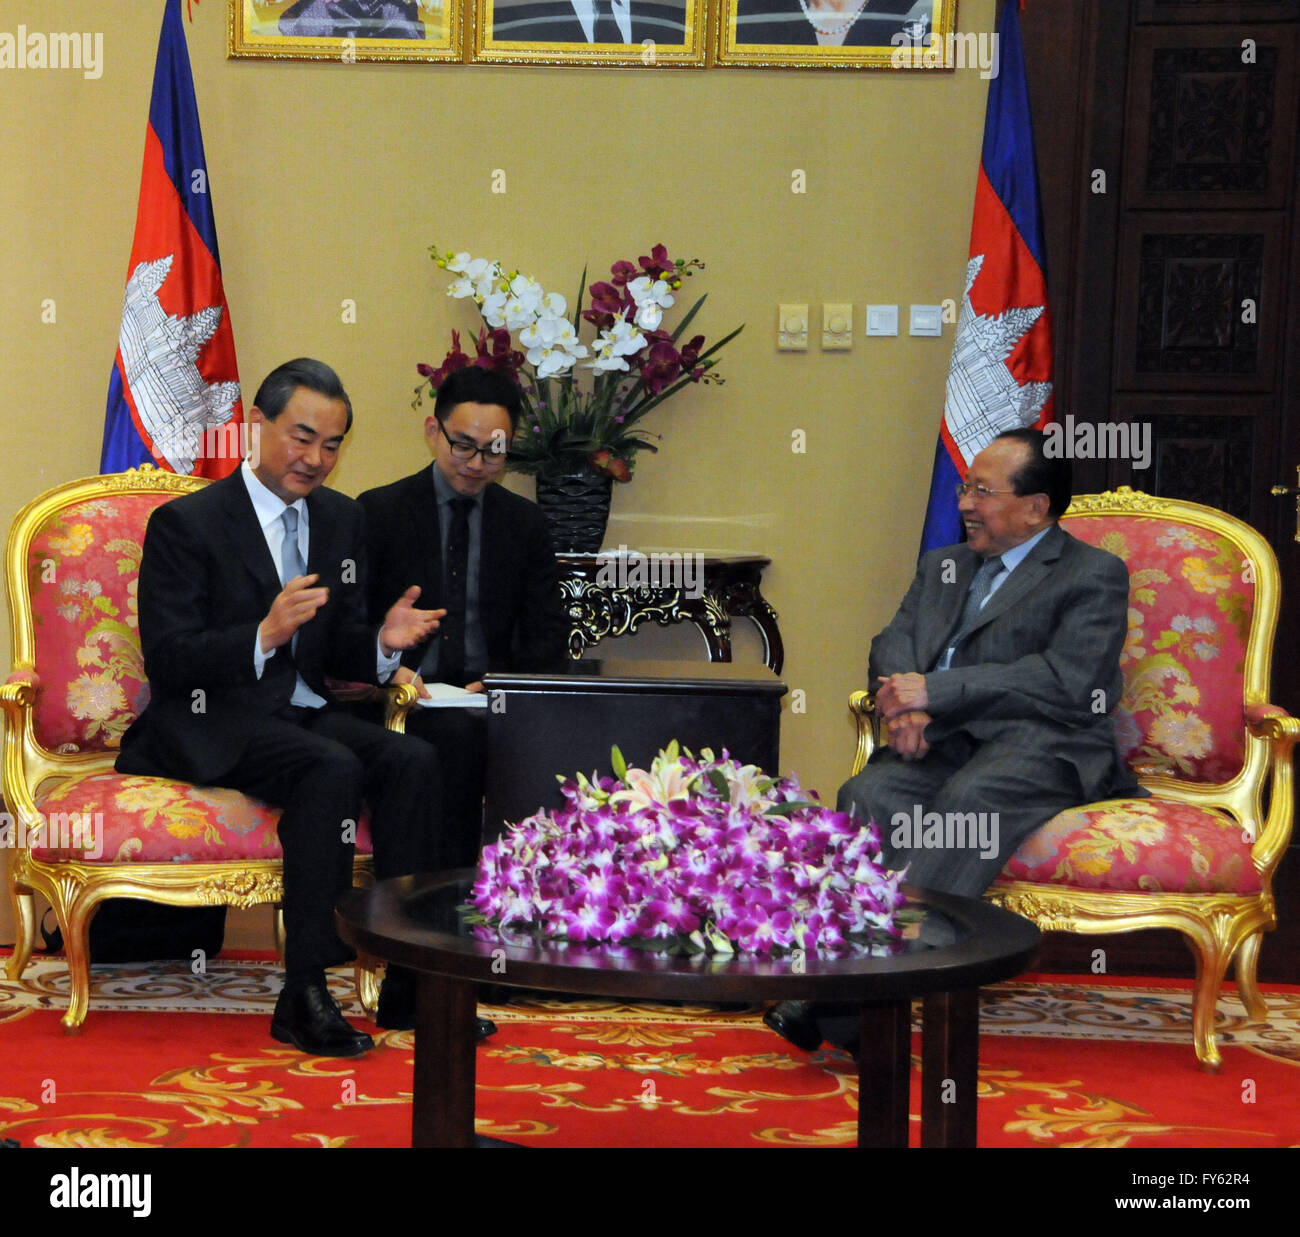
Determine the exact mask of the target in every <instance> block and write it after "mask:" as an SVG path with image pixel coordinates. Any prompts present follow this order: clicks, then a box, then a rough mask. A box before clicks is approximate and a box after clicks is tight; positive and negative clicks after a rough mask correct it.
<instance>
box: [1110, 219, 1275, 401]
mask: <svg viewBox="0 0 1300 1237" xmlns="http://www.w3.org/2000/svg"><path fill="white" fill-rule="evenodd" d="M1282 223H1283V219H1282V216H1281V215H1279V214H1276V213H1266V212H1260V213H1258V214H1249V213H1245V212H1242V213H1234V214H1232V215H1220V214H1215V215H1207V214H1199V215H1172V214H1160V215H1148V214H1132V215H1129V216H1127V217H1126V219H1125V221H1124V225H1123V231H1122V240H1121V245H1120V262H1119V273H1118V283H1117V289H1116V290H1117V294H1118V307H1117V308H1118V313H1117V316H1116V358H1117V366H1118V371H1119V372H1118V375H1117V377H1118V386H1119V387H1120V389H1141V390H1171V391H1178V390H1198V389H1199V390H1207V391H1223V390H1239V391H1259V390H1267V389H1269V388H1271V387H1272V386H1273V384H1274V382H1275V380H1276V374H1275V368H1274V358H1275V356H1276V351H1277V345H1278V342H1279V335H1280V333H1281V312H1282V307H1281V295H1280V292H1281V289H1280V278H1279V268H1280V265H1281V263H1282V261H1283V257H1284V255H1283V252H1282V243H1283V242H1282Z"/></svg>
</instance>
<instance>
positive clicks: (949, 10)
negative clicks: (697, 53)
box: [714, 0, 957, 69]
mask: <svg viewBox="0 0 1300 1237" xmlns="http://www.w3.org/2000/svg"><path fill="white" fill-rule="evenodd" d="M956 32H957V0H719V4H718V18H717V26H716V28H715V32H714V46H715V54H714V60H715V63H716V64H718V65H720V66H723V67H729V68H742V67H744V68H791V69H951V68H953V67H954V65H955V62H956V57H955V56H954V44H955V41H956Z"/></svg>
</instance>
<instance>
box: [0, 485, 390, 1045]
mask: <svg viewBox="0 0 1300 1237" xmlns="http://www.w3.org/2000/svg"><path fill="white" fill-rule="evenodd" d="M204 484H205V482H204V481H202V480H199V479H195V478H190V477H178V476H175V475H174V474H172V473H166V472H160V471H156V470H154V469H151V468H144V469H141V470H139V471H136V470H132V471H131V472H127V473H121V474H113V475H108V476H101V477H91V478H87V479H85V480H81V481H73V482H70V483H68V484H66V485H61V486H58V487H57V488H55V489H53V490H50V491H49V492H48V493H46V494H42V495H41V496H40V497H39V498H37V499H35V500H33V501H32V502H30V503H28V505H27V506H26V507H24V508H23V509H22V511H20V512H19V513H18V515H17V516H16V517H15V519H14V522H13V525H12V527H11V529H10V533H9V541H8V546H7V549H6V555H5V565H6V570H7V578H8V599H9V615H10V622H11V627H12V650H13V657H12V666H13V670H12V673H11V674H10V676H9V678H8V680H7V681H6V682H5V683H4V684H3V686H0V707H3V710H4V718H5V734H4V746H3V768H2V774H0V776H2V784H3V791H4V798H5V805H6V809H7V812H8V816H7V817H6V818H5V819H7V820H9V821H10V822H11V824H10V829H11V831H12V841H13V844H14V848H13V853H12V858H11V862H10V867H9V872H8V880H7V888H8V892H9V896H10V900H11V903H12V906H13V911H14V922H15V930H16V941H15V946H14V952H13V956H12V957H11V958H10V959H9V962H8V965H7V968H6V971H7V974H8V977H9V978H10V979H19V978H21V976H22V973H23V971H24V969H25V968H26V966H27V963H28V961H29V960H30V958H31V953H32V949H33V946H34V944H35V939H36V927H37V922H36V914H35V904H34V895H35V894H38V893H39V894H41V895H42V896H43V897H45V898H46V899H47V900H48V901H49V903H50V906H51V907H52V909H53V910H54V914H55V917H56V919H57V920H58V924H59V928H60V930H61V932H62V934H63V941H64V949H65V952H66V956H67V962H68V971H69V976H70V987H71V996H70V1000H69V1004H68V1011H67V1013H66V1015H65V1016H64V1018H63V1026H64V1028H65V1029H66V1030H67V1031H68V1032H69V1033H74V1032H76V1031H77V1030H78V1029H79V1027H80V1026H81V1023H82V1021H83V1020H84V1019H85V1017H86V1013H87V1010H88V1004H89V987H90V957H89V947H88V938H87V933H88V929H89V925H90V920H91V919H92V918H93V916H94V914H95V911H96V909H97V908H98V905H99V903H100V902H102V901H103V900H104V899H105V898H116V897H123V898H139V899H142V900H144V901H149V902H163V903H167V904H170V905H173V906H201V905H223V904H224V905H226V906H235V907H241V908H242V907H250V906H255V905H258V904H261V903H277V902H279V900H280V897H281V895H282V891H283V887H282V883H281V858H280V854H281V852H280V846H279V841H278V838H277V835H276V823H277V821H278V819H279V811H278V810H277V809H274V808H271V807H268V806H267V805H266V804H264V803H261V802H259V801H258V800H255V799H253V798H251V797H249V796H246V795H243V794H241V793H239V792H238V791H234V790H225V789H220V788H212V787H198V786H192V785H190V784H188V783H186V782H179V781H172V780H170V779H167V778H152V777H131V776H127V775H124V774H119V773H117V772H116V771H115V770H114V768H113V762H114V760H115V758H116V756H117V750H118V747H119V745H120V742H121V737H122V734H123V733H124V732H125V730H126V729H127V727H128V726H129V725H130V724H131V721H132V720H133V719H134V718H135V716H136V715H137V713H139V711H140V709H141V708H143V706H144V703H145V701H146V700H147V699H148V694H147V693H148V684H147V681H146V679H145V675H144V663H143V658H142V656H141V652H140V642H139V634H138V630H137V619H136V584H137V579H138V575H139V567H140V556H141V547H142V543H143V540H144V530H145V525H146V523H147V522H148V519H149V515H150V513H151V512H152V511H153V510H154V509H155V508H156V507H157V506H159V505H160V504H162V503H164V502H168V501H170V500H171V499H172V498H174V497H176V496H177V495H179V494H185V493H189V492H190V491H192V490H195V489H197V488H199V487H200V486H202V485H204ZM353 871H354V876H355V879H356V880H357V881H358V882H359V883H365V882H368V881H369V880H371V879H373V875H372V873H373V865H372V863H371V858H370V837H369V831H368V825H367V822H366V820H365V819H364V818H363V819H362V821H361V822H359V825H358V836H357V848H356V858H355V860H354V868H353ZM275 931H276V946H277V948H281V947H282V931H283V928H282V922H281V919H280V917H279V916H278V915H277V916H276V924H275ZM357 983H358V989H359V992H360V996H361V999H362V1003H363V1004H364V1005H365V1006H366V1008H368V1009H371V1010H373V1009H374V1008H375V1004H376V1000H377V995H378V986H377V983H376V977H375V974H374V965H373V963H367V961H366V960H365V959H359V960H358V975H357Z"/></svg>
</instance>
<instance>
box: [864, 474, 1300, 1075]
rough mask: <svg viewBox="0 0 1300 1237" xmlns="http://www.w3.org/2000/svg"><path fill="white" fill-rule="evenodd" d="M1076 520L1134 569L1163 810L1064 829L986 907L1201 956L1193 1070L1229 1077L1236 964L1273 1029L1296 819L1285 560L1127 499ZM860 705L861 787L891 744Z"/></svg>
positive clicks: (1152, 781)
mask: <svg viewBox="0 0 1300 1237" xmlns="http://www.w3.org/2000/svg"><path fill="white" fill-rule="evenodd" d="M1061 522H1062V525H1063V526H1064V527H1065V528H1067V530H1068V531H1069V532H1070V533H1071V534H1073V535H1074V536H1075V537H1078V538H1080V539H1081V540H1084V541H1087V542H1090V543H1091V544H1093V545H1099V546H1101V547H1102V548H1103V549H1107V550H1110V551H1111V552H1112V553H1115V554H1118V555H1119V556H1120V557H1121V558H1122V559H1124V560H1125V562H1126V563H1127V564H1128V567H1129V575H1130V595H1129V631H1128V640H1127V643H1126V645H1125V648H1124V652H1123V654H1122V656H1121V659H1120V665H1121V669H1122V671H1123V674H1124V697H1123V700H1122V702H1121V704H1120V706H1119V709H1118V710H1117V711H1116V723H1117V730H1118V740H1119V743H1120V746H1121V750H1122V751H1123V753H1124V754H1125V756H1126V758H1127V760H1128V762H1129V766H1130V768H1132V770H1133V771H1134V773H1135V774H1137V775H1138V780H1139V781H1140V782H1141V784H1142V785H1143V787H1145V788H1146V789H1147V790H1148V791H1150V794H1151V797H1150V798H1148V799H1138V798H1134V799H1112V800H1108V801H1106V802H1103V803H1090V804H1086V805H1084V806H1083V807H1079V808H1074V809H1071V810H1069V811H1066V812H1062V813H1060V814H1058V815H1057V816H1055V817H1053V818H1052V819H1051V820H1050V821H1048V822H1047V823H1046V824H1045V825H1043V826H1042V827H1041V828H1040V829H1038V830H1036V831H1035V832H1034V833H1033V834H1031V835H1030V836H1029V837H1028V838H1027V839H1026V840H1025V841H1024V843H1023V844H1022V845H1021V846H1020V848H1019V850H1017V852H1016V853H1015V855H1013V856H1012V858H1011V859H1010V861H1009V862H1008V863H1007V865H1006V867H1005V868H1004V869H1003V871H1002V873H1001V875H1000V876H999V877H998V879H997V881H996V882H995V883H994V884H993V886H992V887H991V888H990V889H989V890H988V892H987V893H986V895H985V896H986V897H988V898H989V899H990V900H991V901H993V902H996V903H997V904H999V905H1000V906H1004V907H1006V908H1007V909H1009V910H1013V911H1016V912H1018V913H1019V914H1021V915H1024V916H1025V918H1027V919H1031V920H1033V921H1034V923H1036V924H1037V925H1038V927H1039V928H1041V929H1042V930H1044V931H1050V930H1055V931H1064V932H1079V933H1110V932H1135V931H1138V930H1140V929H1144V928H1173V929H1175V930H1177V931H1178V932H1180V933H1182V934H1183V936H1184V939H1185V940H1186V942H1187V944H1188V946H1189V948H1190V949H1191V951H1192V953H1193V955H1194V957H1195V959H1196V985H1195V990H1194V997H1193V1016H1192V1018H1193V1022H1192V1036H1193V1043H1194V1046H1195V1049H1196V1055H1197V1058H1198V1059H1199V1061H1200V1062H1201V1065H1202V1067H1203V1068H1205V1069H1207V1070H1217V1069H1218V1067H1219V1064H1220V1060H1221V1058H1220V1055H1219V1050H1218V1046H1217V1044H1216V1043H1215V1034H1214V1012H1215V1006H1216V1003H1217V1001H1218V998H1219V992H1220V989H1221V987H1222V984H1223V978H1224V975H1225V973H1226V971H1227V968H1228V965H1229V964H1230V963H1234V962H1235V966H1236V978H1237V991H1238V995H1239V996H1240V998H1241V1001H1242V1004H1243V1005H1244V1006H1245V1008H1246V1012H1247V1015H1248V1016H1249V1017H1250V1018H1252V1019H1255V1020H1262V1019H1264V1017H1265V1016H1266V1009H1265V1006H1264V1002H1263V1000H1262V999H1261V997H1260V995H1259V989H1258V987H1257V983H1256V967H1257V963H1258V959H1259V947H1260V944H1261V942H1262V939H1263V933H1264V932H1265V931H1268V930H1270V929H1272V928H1274V927H1276V926H1277V915H1276V908H1275V905H1274V900H1273V874H1274V872H1275V870H1276V868H1277V865H1278V862H1279V860H1280V859H1281V857H1282V854H1283V853H1284V851H1285V850H1286V846H1287V843H1288V840H1289V838H1290V835H1291V827H1292V819H1293V813H1294V791H1293V783H1292V768H1291V754H1292V748H1293V746H1294V745H1295V742H1296V740H1297V738H1300V720H1297V719H1296V718H1294V717H1291V716H1289V715H1288V714H1287V713H1286V712H1285V711H1284V710H1282V709H1280V708H1277V707H1276V706H1273V705H1270V704H1268V703H1267V698H1268V686H1269V670H1270V665H1271V660H1272V652H1273V637H1274V633H1275V631H1276V628H1277V614H1278V599H1279V581H1278V568H1277V560H1276V559H1275V558H1274V556H1273V552H1272V550H1271V549H1270V547H1269V545H1268V543H1267V542H1266V541H1265V540H1264V539H1263V538H1262V537H1261V536H1260V535H1259V533H1257V532H1256V531H1255V530H1254V529H1253V528H1251V527H1250V526H1249V525H1247V524H1244V523H1242V522H1241V521H1240V520H1237V519H1234V518H1233V517H1231V516H1229V515H1226V514H1224V513H1223V512H1221V511H1216V510H1213V509H1212V508H1210V507H1203V506H1200V505H1199V504H1196V503H1188V502H1179V501H1175V500H1172V499H1162V498H1155V497H1152V496H1151V495H1147V494H1142V493H1139V492H1137V491H1134V490H1131V489H1129V488H1128V487H1127V486H1125V487H1122V488H1121V489H1119V490H1118V491H1115V492H1113V493H1106V494H1092V495H1085V496H1081V497H1079V498H1076V499H1075V501H1074V503H1073V504H1072V505H1071V507H1070V509H1069V511H1068V512H1067V513H1066V514H1065V516H1064V517H1063V519H1062V521H1061ZM849 708H850V709H851V710H852V712H853V714H854V717H855V719H856V721H857V726H858V747H857V752H856V755H855V759H854V764H853V772H854V773H855V774H856V773H858V772H859V771H860V770H861V769H862V767H863V766H864V765H865V764H866V762H867V760H868V759H869V758H870V756H871V753H872V751H873V750H874V749H875V747H876V745H877V744H879V743H880V742H882V741H883V736H882V735H881V733H880V726H881V723H880V721H879V719H878V718H877V717H876V715H875V712H874V705H873V701H872V698H871V695H870V693H868V692H854V693H853V695H852V696H851V697H850V699H849ZM1266 788H1267V791H1268V796H1267V798H1268V810H1267V812H1265V811H1264V806H1263V804H1264V798H1265V790H1266Z"/></svg>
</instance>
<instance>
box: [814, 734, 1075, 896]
mask: <svg viewBox="0 0 1300 1237" xmlns="http://www.w3.org/2000/svg"><path fill="white" fill-rule="evenodd" d="M1087 798H1088V796H1087V795H1086V794H1084V791H1083V787H1082V785H1081V784H1080V782H1079V775H1078V773H1077V772H1076V770H1075V768H1074V766H1073V765H1071V764H1070V763H1069V762H1068V761H1065V760H1062V759H1060V757H1057V756H1052V755H1049V754H1047V753H1045V752H1042V751H1036V750H1035V748H1034V744H1033V741H1032V737H1031V732H1030V728H1029V727H1024V728H1022V729H1021V730H1018V731H1016V732H1014V733H1012V734H1011V735H1009V736H1008V737H1007V738H1002V739H997V740H993V741H989V742H977V741H975V740H973V739H971V738H970V737H968V736H967V735H965V734H963V733H958V734H955V735H952V736H950V737H949V738H946V739H943V740H941V741H940V742H938V743H935V744H932V745H931V747H930V751H929V752H928V753H927V754H926V755H925V756H924V757H923V758H922V759H920V760H914V761H906V760H904V759H903V758H902V757H901V756H899V755H898V754H897V753H896V752H894V751H892V750H891V749H889V748H879V749H877V750H876V752H875V753H874V754H873V755H872V758H871V760H870V761H869V762H868V764H867V767H866V768H865V769H863V770H862V772H861V773H859V774H858V775H857V776H856V777H853V778H850V780H849V781H847V782H845V783H844V785H843V786H841V787H840V793H839V800H838V803H837V807H838V809H839V810H840V811H841V812H847V811H850V810H851V809H852V810H855V811H856V812H857V814H858V816H859V817H861V818H863V819H865V820H872V821H874V822H875V823H876V825H877V826H878V827H879V829H880V834H881V840H882V842H883V844H884V845H883V855H884V859H885V862H886V864H887V865H888V866H889V867H890V868H893V869H895V870H896V869H899V868H902V867H907V868H908V876H907V879H908V880H909V881H910V882H911V883H912V884H914V885H917V886H919V887H921V888H923V889H936V890H938V891H940V892H942V893H953V894H958V895H961V896H963V897H969V898H975V897H978V896H979V895H980V894H981V893H983V892H984V890H985V889H987V888H988V887H989V886H990V885H991V884H992V883H993V881H994V880H995V879H996V877H997V875H998V873H999V872H1001V871H1002V868H1003V866H1004V865H1005V864H1006V862H1007V860H1008V859H1010V858H1011V856H1012V855H1013V854H1014V853H1015V851H1016V848H1017V847H1018V846H1019V845H1020V843H1021V842H1022V841H1024V839H1025V838H1026V837H1028V836H1029V834H1031V833H1032V832H1033V831H1034V830H1035V829H1037V828H1038V827H1039V826H1040V825H1043V824H1046V823H1047V821H1049V820H1050V819H1051V818H1052V817H1053V816H1055V815H1056V814H1057V812H1061V811H1064V810H1065V809H1066V808H1069V807H1075V806H1077V805H1078V804H1080V803H1083V802H1085V801H1086V800H1087ZM929 814H933V815H929ZM927 815H928V819H927ZM936 843H937V844H936Z"/></svg>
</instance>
